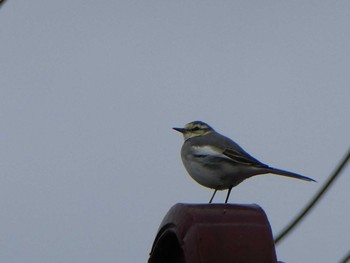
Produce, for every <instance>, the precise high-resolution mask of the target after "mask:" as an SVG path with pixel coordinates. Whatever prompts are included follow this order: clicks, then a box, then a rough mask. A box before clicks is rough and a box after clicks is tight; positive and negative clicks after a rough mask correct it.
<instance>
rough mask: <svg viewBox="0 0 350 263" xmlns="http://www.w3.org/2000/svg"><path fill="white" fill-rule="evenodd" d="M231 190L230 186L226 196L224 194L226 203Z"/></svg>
mask: <svg viewBox="0 0 350 263" xmlns="http://www.w3.org/2000/svg"><path fill="white" fill-rule="evenodd" d="M231 190H232V187H230V188H229V189H228V192H227V196H226V200H225V204H227V201H228V198H229V197H230V193H231Z"/></svg>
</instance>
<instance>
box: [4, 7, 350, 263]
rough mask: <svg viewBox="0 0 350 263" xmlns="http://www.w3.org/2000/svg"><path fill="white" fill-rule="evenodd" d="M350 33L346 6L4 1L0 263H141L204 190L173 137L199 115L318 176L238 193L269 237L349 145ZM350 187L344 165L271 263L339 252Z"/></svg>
mask: <svg viewBox="0 0 350 263" xmlns="http://www.w3.org/2000/svg"><path fill="white" fill-rule="evenodd" d="M349 25H350V3H349V2H348V1H307V2H306V1H99V2H96V1H86V0H84V1H82V0H77V1H44V0H41V1H40V0H33V1H24V0H22V1H7V2H6V4H5V5H4V6H3V7H2V8H1V9H0V45H1V53H0V74H1V75H0V94H1V96H0V115H1V116H0V120H1V131H0V136H1V139H0V143H1V147H0V171H1V173H0V222H1V223H0V250H1V253H0V261H1V262H7V263H12V262H16V263H17V262H18V263H19V262H53V263H55V262H57V263H58V262H65V263H69V262H104V263H112V262H145V261H146V260H147V258H148V252H149V251H150V248H151V245H152V242H153V239H154V237H155V234H156V231H157V228H158V226H159V224H160V222H161V220H162V218H163V216H164V215H165V213H166V212H167V211H168V209H169V208H170V207H171V206H172V205H173V204H175V203H177V202H190V203H192V202H193V203H201V202H207V201H208V200H209V198H210V196H211V194H212V192H211V191H210V190H209V189H206V188H203V187H201V186H199V185H198V184H197V183H195V182H194V181H193V180H192V179H191V178H190V177H189V176H188V175H187V174H186V171H185V169H184V168H183V166H182V163H181V160H180V155H179V151H180V147H181V145H182V138H181V136H180V135H179V134H177V133H176V132H174V131H173V130H171V127H174V126H182V125H184V124H186V123H188V122H190V121H193V120H197V119H199V120H203V121H206V122H208V123H209V124H211V125H212V126H213V127H214V128H215V129H216V130H217V131H219V132H221V133H223V134H225V135H226V136H229V137H231V138H233V139H234V140H235V141H236V142H237V143H239V144H240V145H241V146H242V147H243V148H244V149H245V150H247V151H248V152H249V153H251V154H252V155H253V156H254V157H256V158H257V159H259V160H260V161H262V162H265V163H267V164H270V165H272V166H275V167H278V168H283V169H287V170H291V171H294V172H298V173H301V174H304V175H306V176H310V177H313V178H314V179H316V180H317V181H319V184H313V183H307V182H303V181H298V180H292V179H287V178H281V177H278V176H272V175H266V176H261V177H256V178H252V179H250V180H247V181H246V182H243V183H242V184H241V185H239V186H238V187H237V188H235V189H233V191H232V193H231V198H230V201H231V202H235V203H257V204H259V205H260V206H261V207H262V208H263V209H264V210H265V212H266V213H267V216H268V218H269V220H270V223H271V226H272V229H273V232H274V233H277V232H279V230H281V229H282V228H283V227H284V226H285V224H286V223H287V222H289V220H290V219H291V218H292V217H293V216H294V215H295V213H296V212H297V211H299V209H300V208H301V207H302V206H303V205H304V204H305V203H306V202H307V201H308V200H309V199H310V198H311V196H312V195H313V194H314V193H315V192H316V191H317V190H318V188H319V187H320V186H321V185H322V183H323V182H324V181H325V180H326V178H327V176H328V175H329V174H330V173H331V172H332V170H333V169H334V167H335V166H336V165H337V163H338V161H339V160H340V158H341V157H342V156H343V154H344V153H345V152H346V150H347V148H348V147H349V134H350V133H349V130H350V122H349V115H350V103H349V101H350V86H349V84H350V74H349V68H350V45H349V42H350V27H349ZM349 184H350V176H349V169H347V171H346V173H345V174H343V176H342V177H341V178H340V179H339V180H338V181H337V182H336V184H335V187H334V188H333V190H332V191H331V192H330V193H329V194H328V195H327V196H326V198H325V199H324V200H323V202H321V205H320V206H318V207H316V208H315V209H314V211H313V212H312V214H311V215H310V216H309V217H308V218H307V220H306V221H304V222H303V223H302V224H301V225H300V227H299V228H298V229H297V230H296V231H295V232H294V233H293V234H292V235H291V236H290V237H288V238H287V239H286V240H285V241H283V242H282V243H281V244H280V246H278V247H277V255H278V259H279V260H283V261H286V262H321V263H322V262H324V263H328V262H337V260H339V259H340V258H341V257H342V256H343V255H344V254H345V253H346V252H347V251H348V249H349V244H350V234H349V233H350V231H349V222H350V212H349V211H350V199H349ZM224 198H225V193H219V194H217V196H216V198H215V201H216V202H221V201H223V200H224Z"/></svg>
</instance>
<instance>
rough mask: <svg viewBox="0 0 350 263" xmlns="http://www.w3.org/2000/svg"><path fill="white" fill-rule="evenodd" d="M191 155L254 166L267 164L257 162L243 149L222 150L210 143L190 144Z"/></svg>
mask: <svg viewBox="0 0 350 263" xmlns="http://www.w3.org/2000/svg"><path fill="white" fill-rule="evenodd" d="M192 150H193V155H194V156H196V157H206V159H207V161H208V160H209V159H216V160H219V159H221V160H222V159H225V160H229V161H231V162H235V163H239V164H243V165H250V166H255V167H267V165H265V164H263V163H261V162H259V161H258V160H256V159H255V158H253V157H252V156H250V155H249V154H248V153H246V152H245V151H244V150H243V149H242V150H240V151H238V150H235V149H232V148H226V149H224V150H222V149H220V148H218V147H214V146H210V145H202V146H192Z"/></svg>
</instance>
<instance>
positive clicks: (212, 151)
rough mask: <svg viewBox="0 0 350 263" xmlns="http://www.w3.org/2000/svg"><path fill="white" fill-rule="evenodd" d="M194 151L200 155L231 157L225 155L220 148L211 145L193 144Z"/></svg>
mask: <svg viewBox="0 0 350 263" xmlns="http://www.w3.org/2000/svg"><path fill="white" fill-rule="evenodd" d="M192 151H193V154H194V155H198V156H212V157H219V158H225V159H230V158H229V157H227V156H226V155H224V154H223V153H222V151H221V150H220V149H218V148H216V147H212V146H209V145H205V146H192Z"/></svg>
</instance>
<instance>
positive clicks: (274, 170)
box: [267, 167, 317, 182]
mask: <svg viewBox="0 0 350 263" xmlns="http://www.w3.org/2000/svg"><path fill="white" fill-rule="evenodd" d="M267 172H268V173H271V174H277V175H282V176H287V177H292V178H296V179H300V180H304V181H311V182H317V181H316V180H314V179H312V178H310V177H306V176H304V175H301V174H296V173H292V172H288V171H285V170H281V169H277V168H273V167H269V168H268V169H267Z"/></svg>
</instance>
